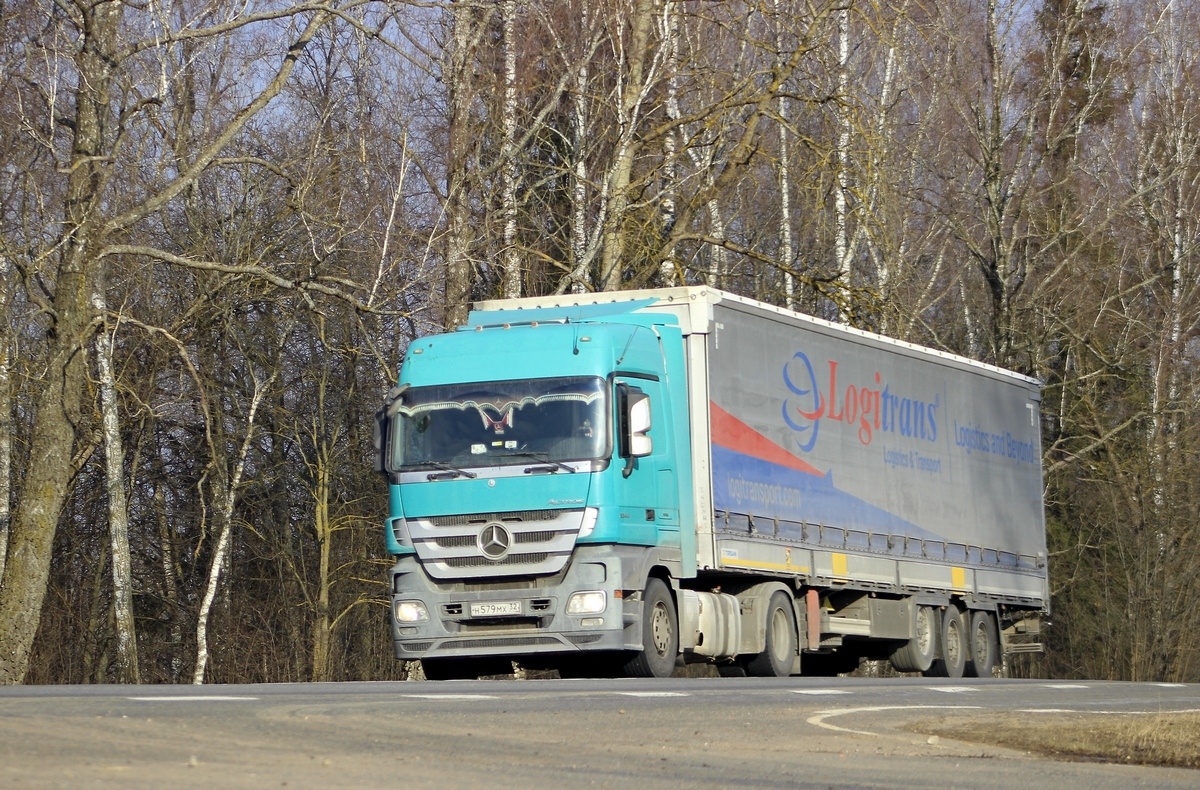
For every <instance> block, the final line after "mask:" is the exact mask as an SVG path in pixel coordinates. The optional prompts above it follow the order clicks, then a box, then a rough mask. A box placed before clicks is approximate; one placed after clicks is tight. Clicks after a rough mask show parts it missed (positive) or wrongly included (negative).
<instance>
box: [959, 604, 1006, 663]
mask: <svg viewBox="0 0 1200 790" xmlns="http://www.w3.org/2000/svg"><path fill="white" fill-rule="evenodd" d="M967 640H968V642H969V643H970V648H971V650H970V654H969V655H968V656H967V668H966V672H965V674H966V675H967V677H972V678H990V677H991V676H992V670H993V669H994V668H995V667H996V654H997V653H998V652H1000V650H999V640H998V639H997V638H996V621H995V620H993V619H992V616H991V615H990V614H989V613H987V612H972V613H971V626H970V628H969V629H968V630H967Z"/></svg>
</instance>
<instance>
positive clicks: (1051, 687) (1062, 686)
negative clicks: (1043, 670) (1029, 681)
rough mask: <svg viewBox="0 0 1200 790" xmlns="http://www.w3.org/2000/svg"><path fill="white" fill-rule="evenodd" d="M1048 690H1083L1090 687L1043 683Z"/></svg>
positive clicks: (1073, 684)
mask: <svg viewBox="0 0 1200 790" xmlns="http://www.w3.org/2000/svg"><path fill="white" fill-rule="evenodd" d="M1042 685H1043V686H1045V687H1046V688H1048V689H1085V688H1090V686H1085V685H1083V684H1082V683H1043V684H1042Z"/></svg>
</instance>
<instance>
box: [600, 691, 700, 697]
mask: <svg viewBox="0 0 1200 790" xmlns="http://www.w3.org/2000/svg"><path fill="white" fill-rule="evenodd" d="M616 693H617V694H618V695H619V696H622V697H690V696H692V695H691V694H685V693H683V692H682V691H618V692H616Z"/></svg>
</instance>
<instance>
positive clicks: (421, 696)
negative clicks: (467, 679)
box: [398, 694, 499, 700]
mask: <svg viewBox="0 0 1200 790" xmlns="http://www.w3.org/2000/svg"><path fill="white" fill-rule="evenodd" d="M398 696H401V697H407V698H409V699H453V700H460V699H499V697H497V696H494V695H492V694H400V695H398Z"/></svg>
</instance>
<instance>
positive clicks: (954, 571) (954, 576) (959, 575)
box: [950, 568, 967, 589]
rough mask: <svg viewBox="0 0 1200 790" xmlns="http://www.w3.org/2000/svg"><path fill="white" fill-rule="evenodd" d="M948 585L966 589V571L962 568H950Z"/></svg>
mask: <svg viewBox="0 0 1200 790" xmlns="http://www.w3.org/2000/svg"><path fill="white" fill-rule="evenodd" d="M950 586H951V587H960V588H962V589H966V587H967V571H966V570H965V569H963V568H951V569H950Z"/></svg>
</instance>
